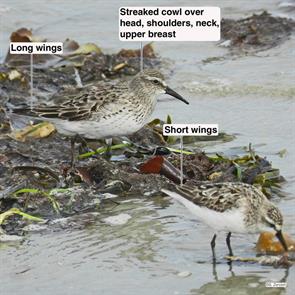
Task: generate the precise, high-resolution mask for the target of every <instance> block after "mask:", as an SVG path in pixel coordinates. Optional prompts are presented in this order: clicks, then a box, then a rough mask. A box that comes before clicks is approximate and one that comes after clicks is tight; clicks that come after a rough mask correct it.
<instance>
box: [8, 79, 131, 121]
mask: <svg viewBox="0 0 295 295" xmlns="http://www.w3.org/2000/svg"><path fill="white" fill-rule="evenodd" d="M126 88H127V85H126V86H125V87H124V84H123V85H122V84H121V85H120V87H118V85H116V84H111V83H107V84H106V83H104V84H97V85H95V86H91V87H89V88H87V89H85V90H82V91H81V92H80V93H78V94H77V95H70V96H69V98H68V99H67V100H66V101H64V102H63V103H61V104H59V105H53V106H48V105H37V106H33V107H32V108H30V107H29V106H26V107H15V108H13V109H12V110H10V112H12V113H15V114H19V115H24V116H29V117H41V118H45V119H46V118H48V119H63V120H68V121H76V120H86V119H91V116H92V114H93V113H97V112H99V109H100V108H102V107H103V106H104V105H105V104H108V103H114V102H115V101H116V100H117V99H118V98H119V96H120V94H121V93H122V92H126V91H128V89H126ZM114 94H116V95H114ZM53 99H54V97H53Z"/></svg>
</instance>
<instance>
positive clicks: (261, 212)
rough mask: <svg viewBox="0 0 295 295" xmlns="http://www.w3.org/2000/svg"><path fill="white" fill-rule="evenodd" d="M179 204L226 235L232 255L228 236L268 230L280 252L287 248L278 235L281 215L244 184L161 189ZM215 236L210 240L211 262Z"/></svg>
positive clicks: (258, 191) (252, 187)
mask: <svg viewBox="0 0 295 295" xmlns="http://www.w3.org/2000/svg"><path fill="white" fill-rule="evenodd" d="M162 191H163V192H164V193H165V194H167V195H169V196H171V197H172V198H174V199H175V200H177V201H179V202H180V203H182V204H183V205H184V206H185V207H186V208H187V209H189V211H191V213H193V214H194V215H195V216H196V217H197V218H198V219H199V220H200V221H202V222H204V223H205V224H207V225H208V226H210V227H211V228H213V229H214V230H215V231H226V232H228V234H227V237H226V244H227V247H228V250H229V255H230V256H233V251H232V248H231V244H230V238H231V233H232V232H234V233H259V232H262V231H264V230H267V229H269V228H272V229H274V230H275V231H276V237H277V238H278V240H279V241H280V242H281V244H282V246H283V248H284V250H285V251H286V252H287V251H288V247H287V244H286V242H285V239H284V237H283V235H282V225H283V216H282V214H281V212H280V210H279V209H278V208H277V207H276V206H275V205H274V204H273V203H272V202H270V201H269V200H268V199H267V198H266V196H265V195H264V194H263V193H262V192H261V191H260V190H259V189H258V188H256V187H255V186H253V185H249V184H245V183H233V182H224V183H210V184H201V185H198V186H194V187H190V186H187V185H183V186H175V191H174V190H173V191H171V190H166V189H163V190H162ZM216 236H217V235H216V233H215V234H214V236H213V238H212V240H211V249H212V254H213V259H214V260H215V240H216Z"/></svg>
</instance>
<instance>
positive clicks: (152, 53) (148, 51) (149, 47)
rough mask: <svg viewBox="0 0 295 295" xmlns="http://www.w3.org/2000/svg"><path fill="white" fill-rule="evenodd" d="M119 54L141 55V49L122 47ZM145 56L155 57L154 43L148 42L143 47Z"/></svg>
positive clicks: (126, 55)
mask: <svg viewBox="0 0 295 295" xmlns="http://www.w3.org/2000/svg"><path fill="white" fill-rule="evenodd" d="M118 55H119V56H122V57H127V58H130V57H140V50H139V49H137V50H132V49H122V50H120V51H119V53H118ZM143 57H149V58H155V57H156V54H155V51H154V48H153V46H152V43H148V44H146V45H145V46H144V47H143Z"/></svg>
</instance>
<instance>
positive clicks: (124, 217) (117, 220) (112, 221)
mask: <svg viewBox="0 0 295 295" xmlns="http://www.w3.org/2000/svg"><path fill="white" fill-rule="evenodd" d="M129 219H131V216H130V215H129V214H125V213H121V214H119V215H116V216H109V217H107V218H105V219H103V222H105V223H107V224H109V225H123V224H125V223H127V222H128V220H129Z"/></svg>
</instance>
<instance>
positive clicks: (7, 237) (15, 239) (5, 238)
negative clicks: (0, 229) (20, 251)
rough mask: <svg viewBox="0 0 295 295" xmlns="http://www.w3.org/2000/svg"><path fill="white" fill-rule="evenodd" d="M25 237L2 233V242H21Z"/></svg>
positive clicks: (0, 238) (0, 240) (0, 241)
mask: <svg viewBox="0 0 295 295" xmlns="http://www.w3.org/2000/svg"><path fill="white" fill-rule="evenodd" d="M23 239H24V238H23V237H20V236H16V235H6V234H4V235H0V243H9V242H20V241H22V240H23Z"/></svg>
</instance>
